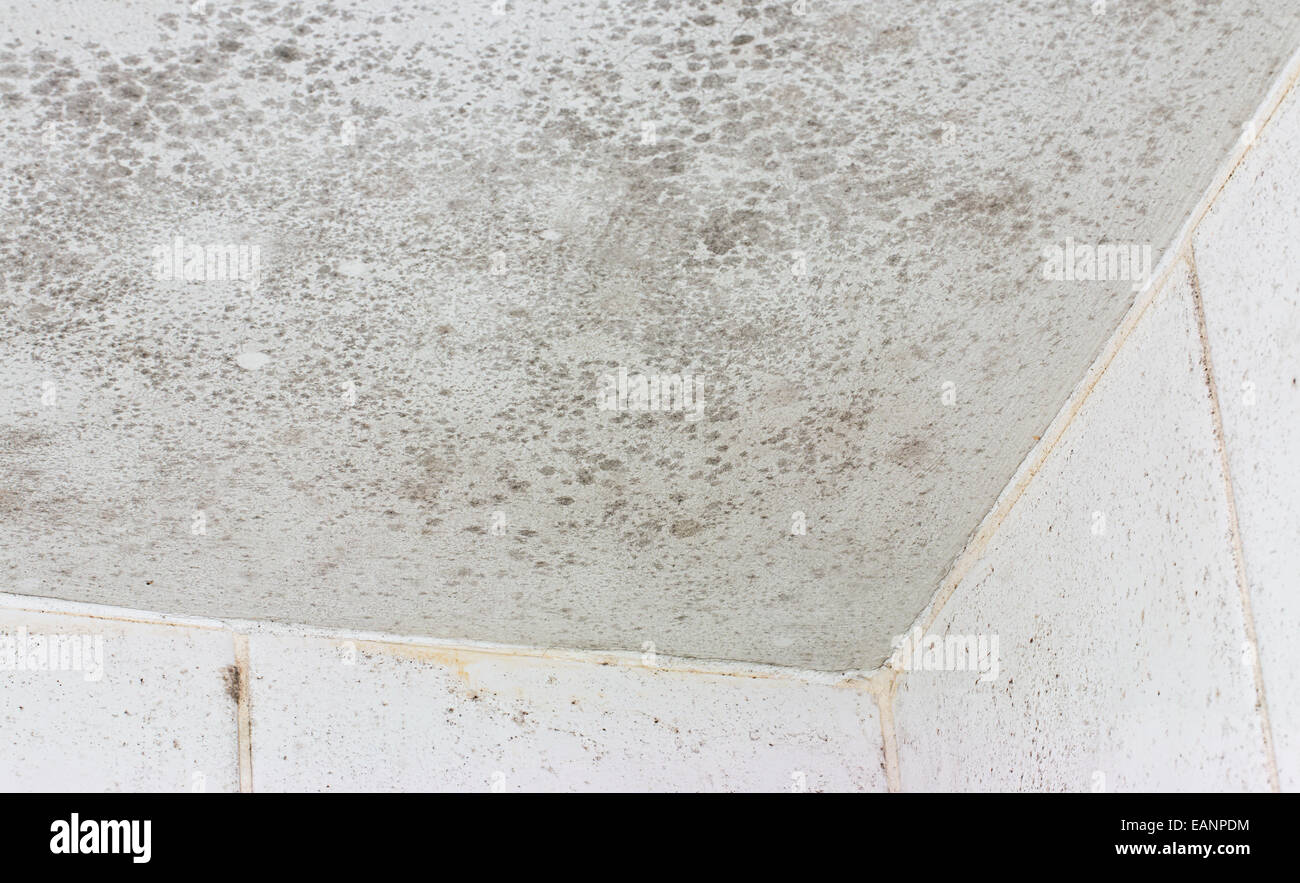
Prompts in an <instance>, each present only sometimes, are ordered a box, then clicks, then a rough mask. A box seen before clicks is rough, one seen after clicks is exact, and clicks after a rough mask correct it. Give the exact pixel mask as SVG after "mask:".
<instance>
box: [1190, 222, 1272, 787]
mask: <svg viewBox="0 0 1300 883" xmlns="http://www.w3.org/2000/svg"><path fill="white" fill-rule="evenodd" d="M1187 265H1188V268H1189V270H1190V271H1191V277H1192V302H1193V304H1194V307H1195V310H1196V328H1197V332H1198V333H1199V335H1200V342H1201V365H1202V368H1203V369H1204V371H1205V385H1206V388H1207V389H1208V391H1209V396H1210V416H1211V420H1212V422H1213V424H1214V445H1215V447H1216V448H1217V449H1218V454H1219V463H1220V467H1221V469H1222V472H1223V491H1224V496H1225V497H1226V498H1227V506H1228V533H1229V536H1230V537H1231V540H1232V563H1233V568H1234V569H1235V571H1236V576H1237V590H1238V591H1239V593H1240V594H1241V610H1242V618H1243V621H1244V624H1245V628H1246V641H1247V643H1248V644H1249V646H1250V654H1251V673H1252V676H1253V678H1254V682H1255V707H1256V709H1257V710H1258V712H1259V720H1260V728H1261V730H1262V735H1263V740H1264V756H1265V760H1266V762H1267V764H1268V779H1269V785H1270V787H1271V788H1272V789H1273V790H1274V791H1280V790H1281V787H1280V785H1279V778H1278V769H1277V751H1276V748H1275V746H1274V743H1273V725H1272V722H1271V720H1270V718H1269V714H1268V699H1267V697H1266V695H1265V693H1264V667H1263V663H1262V661H1261V660H1260V655H1259V638H1258V637H1257V635H1256V632H1255V613H1254V608H1253V607H1252V605H1251V601H1250V582H1249V580H1248V579H1247V577H1246V552H1245V547H1244V546H1243V544H1242V540H1241V523H1240V522H1239V521H1238V519H1237V495H1236V492H1235V491H1234V489H1233V484H1232V471H1231V468H1230V466H1229V463H1228V440H1227V434H1226V433H1225V432H1224V429H1223V409H1222V407H1220V404H1219V401H1220V399H1219V384H1218V381H1217V380H1216V379H1215V376H1214V361H1213V360H1212V359H1211V357H1210V333H1209V325H1208V322H1207V321H1206V317H1205V301H1204V298H1203V296H1202V294H1201V277H1200V273H1199V272H1198V271H1197V268H1196V250H1195V248H1194V247H1193V245H1192V244H1191V243H1190V242H1189V243H1188V245H1187Z"/></svg>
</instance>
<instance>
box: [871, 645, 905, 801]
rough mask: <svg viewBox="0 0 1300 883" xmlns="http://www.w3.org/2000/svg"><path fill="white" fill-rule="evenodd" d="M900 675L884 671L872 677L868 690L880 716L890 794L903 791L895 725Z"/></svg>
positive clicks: (882, 748) (881, 741) (881, 742)
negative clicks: (895, 706)
mask: <svg viewBox="0 0 1300 883" xmlns="http://www.w3.org/2000/svg"><path fill="white" fill-rule="evenodd" d="M898 676H899V673H898V672H896V671H893V670H891V669H884V670H882V671H880V672H879V673H878V674H876V675H874V676H872V678H871V679H870V680H869V682H868V684H867V690H868V691H869V692H870V693H871V695H872V697H873V698H874V699H875V700H876V712H877V714H878V715H879V716H880V750H881V751H882V752H883V753H884V755H885V781H886V783H887V787H888V789H889V793H890V794H898V793H901V792H902V790H903V771H902V768H901V767H900V766H899V762H898V727H897V725H896V724H895V723H894V696H895V695H896V694H897V692H898Z"/></svg>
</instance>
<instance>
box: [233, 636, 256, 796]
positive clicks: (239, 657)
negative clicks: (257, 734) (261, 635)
mask: <svg viewBox="0 0 1300 883" xmlns="http://www.w3.org/2000/svg"><path fill="white" fill-rule="evenodd" d="M234 641H235V671H236V672H238V678H239V698H238V712H237V714H236V734H237V739H238V744H239V790H240V793H243V794H250V793H252V791H253V715H252V707H253V697H252V690H253V667H252V665H251V663H250V657H249V651H248V635H243V634H239V633H237V632H236V633H235V635H234Z"/></svg>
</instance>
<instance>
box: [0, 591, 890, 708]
mask: <svg viewBox="0 0 1300 883" xmlns="http://www.w3.org/2000/svg"><path fill="white" fill-rule="evenodd" d="M0 609H8V610H21V611H25V612H29V613H35V614H43V615H53V616H75V617H80V618H85V619H102V620H108V621H111V622H124V623H132V624H138V625H147V626H170V627H179V628H191V629H200V630H205V631H221V632H231V633H243V634H247V635H253V634H265V635H273V636H277V637H287V638H299V639H322V640H328V641H354V642H356V643H359V644H372V645H378V646H382V647H420V648H425V649H428V650H433V651H440V652H444V653H450V654H459V653H465V654H479V655H484V656H505V657H513V658H522V659H536V660H538V661H554V662H574V663H580V664H585V665H621V666H628V667H635V668H647V669H648V670H653V671H665V672H676V673H680V674H698V675H712V676H718V677H743V678H755V679H765V680H782V681H791V682H797V683H804V684H810V685H816V686H830V687H843V686H857V687H862V686H863V685H869V684H870V682H871V678H872V677H874V676H875V675H876V674H877V673H879V672H880V671H882V670H883V666H882V667H877V668H875V669H872V670H870V671H861V670H849V671H822V670H817V669H801V668H796V667H794V666H788V665H776V664H772V663H761V662H742V661H737V660H726V659H703V658H697V657H690V656H672V655H669V654H665V653H659V654H657V656H656V660H657V661H656V662H655V663H654V664H653V665H650V664H647V663H646V662H645V661H644V658H643V654H642V653H640V652H637V651H633V650H584V649H575V648H564V647H539V646H529V645H521V644H497V643H492V642H487V641H472V640H468V639H446V638H433V637H428V636H424V635H401V634H395V633H390V632H374V631H365V630H359V629H356V630H354V629H345V628H336V627H330V626H312V625H306V624H302V623H292V622H281V621H279V620H270V619H247V620H246V619H235V618H230V619H218V618H210V617H201V616H178V615H173V614H166V613H158V612H156V611H149V610H139V609H135V608H128V607H118V606H113V605H106V604H97V603H93V602H89V601H67V600H64V599H61V598H50V597H44V596H40V595H18V594H13V593H8V592H0ZM865 688H866V689H868V690H870V689H872V688H871V687H870V686H866V687H865Z"/></svg>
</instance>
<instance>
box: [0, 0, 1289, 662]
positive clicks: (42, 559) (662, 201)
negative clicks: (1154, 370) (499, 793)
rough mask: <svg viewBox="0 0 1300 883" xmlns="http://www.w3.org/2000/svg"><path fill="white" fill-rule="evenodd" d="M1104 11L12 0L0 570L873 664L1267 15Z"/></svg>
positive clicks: (196, 602)
mask: <svg viewBox="0 0 1300 883" xmlns="http://www.w3.org/2000/svg"><path fill="white" fill-rule="evenodd" d="M1095 6H1096V4H1092V3H1089V2H1020V3H995V2H943V3H940V2H930V3H915V2H853V3H850V2H844V3H837V2H829V0H806V5H804V4H800V5H799V6H798V7H797V6H796V5H795V4H793V3H792V2H782V3H694V4H687V3H679V2H669V0H665V2H658V3H595V2H586V0H579V2H573V0H565V2H546V3H541V2H520V0H508V2H506V3H505V4H504V10H503V14H500V15H496V14H494V11H493V7H492V5H491V4H490V3H489V2H486V0H481V2H472V3H471V2H446V3H425V4H419V3H409V2H401V0H395V2H390V3H381V2H377V0H376V2H366V3H327V4H318V3H306V4H302V3H281V2H252V3H242V4H232V3H228V2H222V0H207V2H203V3H195V4H194V5H193V6H187V4H185V3H182V2H162V0H148V2H135V3H130V4H123V3H107V2H77V3H70V2H49V0H41V2H39V3H38V2H15V0H4V2H3V3H0V21H2V22H3V24H4V28H3V33H4V34H5V35H7V36H5V37H4V40H3V44H2V45H0V100H3V106H4V108H5V112H4V115H3V117H2V118H0V120H2V126H0V148H2V149H0V156H2V161H3V171H4V176H3V182H0V187H2V188H3V193H2V195H3V207H0V233H3V239H2V240H0V243H2V244H0V260H2V261H3V264H2V269H3V291H2V292H0V312H2V313H3V318H4V323H3V331H2V332H0V334H2V335H3V337H2V344H0V381H2V383H0V574H3V578H4V582H5V588H6V590H8V591H14V592H21V593H27V594H33V595H43V596H54V597H59V598H68V599H77V600H87V601H96V602H104V603H110V604H118V605H125V606H130V607H137V608H146V609H152V610H161V611H166V612H173V613H186V614H196V615H212V616H224V617H240V618H266V619H275V620H280V621H288V622H297V623H307V624H313V625H329V626H339V627H345V628H359V629H367V630H379V631H388V632H397V633H402V634H418V635H428V636H433V637H439V638H449V639H470V640H481V641H493V642H504V643H511V644H528V645H540V646H547V647H572V648H592V649H631V650H638V649H641V648H642V647H643V646H644V644H645V642H652V643H653V644H654V646H655V648H656V650H657V652H659V653H664V654H672V655H680V656H690V657H700V658H712V659H732V660H745V661H757V662H770V663H779V664H787V665H794V666H800V667H809V668H816V669H827V670H844V669H851V668H870V667H872V666H874V665H876V664H878V663H879V662H880V661H881V660H882V659H883V658H884V656H885V655H886V654H887V653H888V650H889V647H890V642H891V639H892V638H893V637H894V636H895V635H898V634H901V633H902V632H903V631H905V630H906V629H907V628H908V627H909V626H910V624H911V623H912V620H913V618H914V617H915V616H916V614H917V613H918V612H919V611H920V609H921V608H922V606H923V605H924V604H925V603H926V602H927V601H928V599H929V597H930V596H931V594H932V593H933V592H934V591H935V589H936V588H937V587H938V585H939V583H940V581H941V579H942V578H943V576H944V574H945V573H946V572H947V569H948V568H949V566H950V564H951V563H952V561H953V559H954V558H955V556H956V555H957V554H958V552H959V551H960V550H961V548H962V546H963V545H964V543H965V542H966V540H967V539H968V538H969V536H970V535H971V533H972V532H973V531H974V529H975V527H976V525H977V524H978V522H979V520H980V519H981V517H982V516H983V515H984V514H985V513H986V512H987V511H988V510H989V508H990V507H991V505H992V503H993V501H994V498H995V497H996V495H997V494H998V492H999V491H1000V490H1001V488H1002V487H1003V486H1004V485H1005V483H1006V482H1007V480H1008V479H1009V477H1010V476H1011V474H1012V472H1013V471H1014V469H1015V468H1016V466H1017V464H1018V463H1019V462H1020V461H1021V460H1022V458H1023V457H1024V455H1025V454H1026V452H1027V451H1028V450H1029V449H1030V447H1031V446H1032V445H1033V443H1034V439H1035V436H1037V435H1038V434H1040V433H1041V432H1042V430H1043V428H1044V427H1045V426H1046V425H1047V424H1048V422H1049V421H1050V420H1051V418H1052V417H1053V415H1054V414H1055V413H1056V411H1057V410H1058V409H1059V408H1060V406H1061V404H1062V403H1063V402H1064V400H1065V398H1066V396H1067V394H1068V393H1069V391H1070V389H1071V387H1072V386H1073V385H1074V383H1075V382H1076V381H1077V380H1078V379H1079V378H1080V377H1081V376H1082V374H1083V372H1084V370H1085V368H1086V367H1087V365H1088V364H1089V362H1090V361H1091V360H1092V358H1093V357H1094V356H1095V355H1096V353H1097V352H1098V350H1099V348H1100V346H1101V344H1102V342H1103V340H1104V339H1105V338H1106V337H1107V336H1108V334H1109V333H1110V332H1111V331H1112V330H1113V329H1114V328H1115V327H1116V325H1117V324H1118V321H1119V318H1120V316H1121V315H1122V314H1123V312H1124V310H1125V309H1126V308H1127V306H1128V305H1129V304H1130V303H1131V302H1132V299H1133V296H1134V295H1133V291H1132V286H1131V283H1130V282H1128V281H1118V282H1054V281H1048V280H1045V279H1044V278H1043V275H1042V272H1041V270H1042V265H1043V249H1044V246H1045V245H1046V244H1048V243H1053V242H1055V243H1062V242H1063V241H1064V240H1065V238H1066V237H1070V238H1071V239H1072V240H1074V242H1076V243H1097V242H1101V241H1109V242H1122V243H1137V244H1148V245H1150V246H1151V247H1152V249H1153V252H1154V257H1153V260H1158V259H1159V256H1160V252H1161V251H1162V250H1163V249H1164V248H1165V247H1166V246H1167V245H1168V244H1169V242H1170V240H1171V238H1172V235H1173V233H1174V231H1175V229H1176V228H1177V226H1178V225H1179V223H1180V222H1181V221H1182V219H1183V218H1184V217H1185V215H1186V213H1187V212H1188V210H1189V209H1190V208H1191V206H1192V205H1193V203H1194V202H1195V200H1196V199H1197V197H1198V196H1199V195H1200V192H1201V190H1202V189H1203V188H1204V187H1205V185H1206V184H1207V183H1208V180H1209V176H1210V174H1211V173H1212V172H1213V170H1214V169H1215V168H1216V166H1217V165H1218V164H1219V162H1220V161H1221V160H1222V158H1223V157H1224V156H1226V154H1227V152H1228V150H1229V148H1230V147H1231V145H1232V144H1233V142H1234V141H1235V140H1236V139H1237V138H1238V137H1239V136H1240V135H1241V130H1240V127H1241V124H1242V122H1243V121H1244V120H1245V119H1247V118H1248V117H1249V115H1250V114H1251V112H1252V111H1253V109H1254V107H1255V105H1256V103H1257V102H1258V101H1259V99H1260V98H1261V97H1262V96H1263V94H1264V91H1265V89H1266V86H1267V84H1268V83H1269V82H1270V80H1271V78H1272V77H1274V76H1275V75H1276V74H1277V72H1278V71H1279V70H1280V67H1281V65H1282V63H1283V61H1284V59H1285V58H1286V57H1287V56H1289V54H1290V53H1291V51H1292V50H1293V49H1294V48H1295V47H1296V45H1297V42H1298V38H1300V7H1297V6H1296V5H1295V4H1283V3H1277V2H1272V0H1258V2H1256V0H1225V2H1215V3H1205V2H1163V0H1162V2H1136V0H1133V2H1120V0H1112V2H1109V3H1107V4H1105V9H1104V10H1103V11H1098V10H1097V9H1095V8H1094V7H1095ZM799 9H803V10H804V14H802V15H800V14H796V13H797V12H798V11H799ZM177 236H180V237H183V239H184V240H185V241H186V242H189V243H200V244H203V245H209V244H230V245H233V246H236V247H238V246H239V245H243V246H246V247H249V248H251V247H252V246H257V247H258V248H259V249H260V279H259V281H258V284H256V285H249V284H246V283H244V282H241V281H221V280H217V281H213V280H207V281H194V282H188V283H187V282H184V281H175V280H170V279H158V278H155V273H154V270H155V257H154V253H153V252H154V248H155V247H156V246H159V245H162V244H166V243H171V242H173V241H174V238H175V237H177ZM799 271H802V273H800V272H799ZM620 366H622V367H626V368H627V369H628V370H629V371H630V372H632V373H638V372H645V373H657V374H688V375H692V376H693V377H698V378H699V379H700V380H701V381H702V382H703V384H704V395H703V399H702V401H703V404H702V409H701V411H700V419H698V420H687V419H685V415H683V414H682V413H674V412H663V411H652V412H647V413H615V412H609V411H603V410H601V409H599V408H598V407H597V392H598V389H599V386H600V383H601V378H602V377H603V376H605V375H606V374H613V373H616V372H617V371H618V369H619V367H620ZM949 384H950V385H949ZM945 391H948V392H949V393H950V395H949V396H948V397H947V398H945V395H944V393H945ZM1116 456H1117V457H1122V456H1123V452H1122V451H1116ZM795 513H803V519H804V522H805V524H806V533H805V534H802V535H800V534H797V533H792V526H794V525H795V524H796V523H797V519H798V516H797V515H796V514H795ZM1089 518H1090V513H1086V512H1080V513H1078V523H1077V524H1061V525H1053V526H1045V528H1046V527H1051V528H1052V530H1054V531H1056V532H1058V533H1060V532H1064V531H1074V530H1086V529H1087V526H1088V524H1089ZM494 526H495V527H496V528H497V529H495V530H494ZM1044 536H1045V538H1048V537H1050V536H1051V531H1048V530H1045V532H1044ZM1045 541H1050V539H1045Z"/></svg>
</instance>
